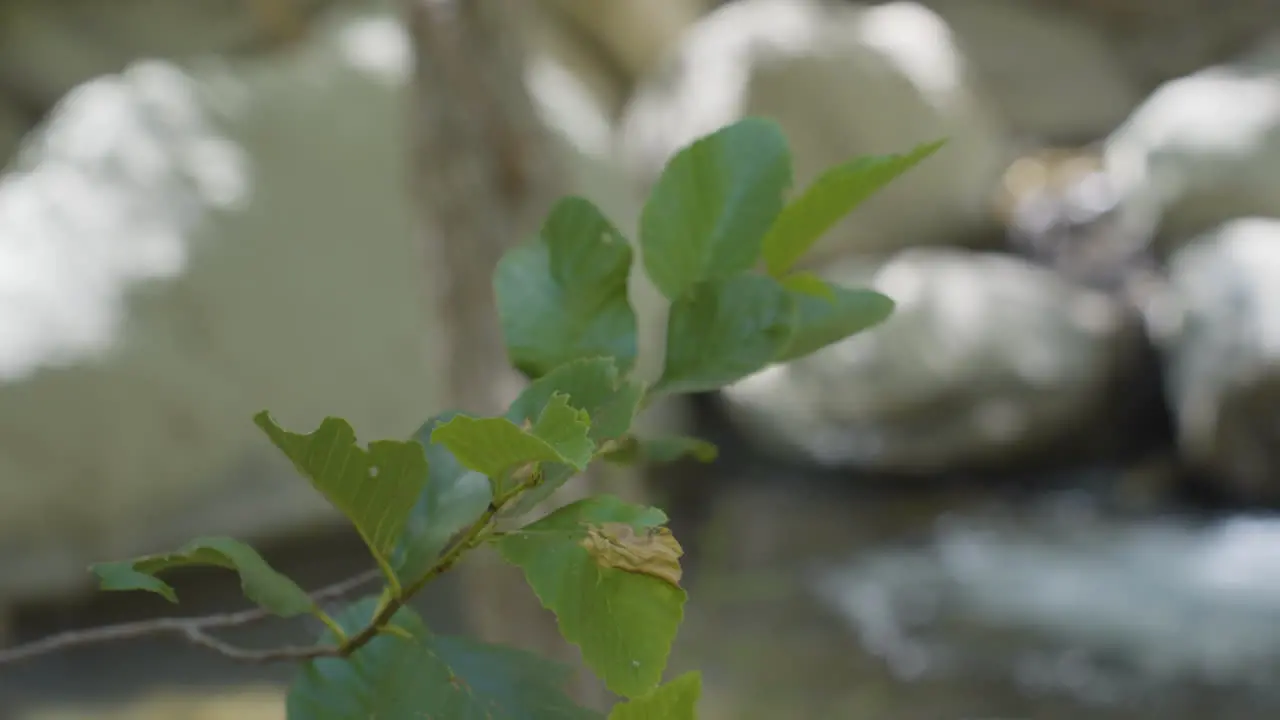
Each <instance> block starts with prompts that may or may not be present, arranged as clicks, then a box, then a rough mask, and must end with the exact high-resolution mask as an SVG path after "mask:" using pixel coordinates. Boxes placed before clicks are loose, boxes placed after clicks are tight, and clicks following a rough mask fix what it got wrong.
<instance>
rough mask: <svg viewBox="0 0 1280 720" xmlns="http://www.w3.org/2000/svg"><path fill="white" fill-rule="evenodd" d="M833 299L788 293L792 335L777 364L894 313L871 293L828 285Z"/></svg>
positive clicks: (890, 305) (885, 300) (886, 300)
mask: <svg viewBox="0 0 1280 720" xmlns="http://www.w3.org/2000/svg"><path fill="white" fill-rule="evenodd" d="M827 287H828V289H829V290H830V292H831V297H832V299H830V300H827V299H824V298H821V297H817V296H815V295H812V294H808V293H803V292H796V291H791V293H790V294H791V299H792V303H793V307H794V309H795V315H794V318H793V320H792V322H793V333H792V335H791V339H790V341H789V342H788V343H787V345H786V347H785V348H784V349H783V350H782V352H781V353H779V354H778V356H777V358H775V359H776V361H777V362H786V361H788V360H795V359H796V358H800V357H804V356H805V355H809V354H810V353H813V352H816V351H818V350H821V349H822V348H824V347H826V346H828V345H831V344H832V343H836V342H839V341H841V340H844V339H845V338H847V337H849V336H851V335H855V334H857V333H860V332H862V331H863V330H866V329H868V328H870V327H873V326H875V325H878V324H880V323H882V322H884V321H885V320H887V319H889V316H890V315H891V314H892V313H893V301H892V300H890V299H889V298H888V297H886V296H884V295H881V294H880V293H878V292H875V291H872V290H849V289H846V288H842V287H839V286H838V285H830V284H828V285H827Z"/></svg>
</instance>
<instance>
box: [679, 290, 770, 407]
mask: <svg viewBox="0 0 1280 720" xmlns="http://www.w3.org/2000/svg"><path fill="white" fill-rule="evenodd" d="M792 302H793V301H792V299H791V296H790V294H789V293H787V291H786V290H785V289H784V288H783V287H782V286H781V285H780V284H779V283H778V282H777V281H776V280H774V279H773V278H769V277H765V276H763V275H739V276H737V277H734V278H730V279H729V280H724V281H720V282H714V283H700V284H698V285H695V286H694V287H693V288H692V289H691V291H690V292H689V293H687V294H686V295H685V296H683V297H681V298H680V299H679V300H677V301H676V302H674V303H672V304H671V312H670V315H669V316H668V318H667V357H666V363H665V366H664V368H663V372H662V377H661V378H660V379H659V380H658V382H657V383H656V384H655V386H654V387H655V388H656V389H658V390H661V391H663V392H681V393H688V392H702V391H708V390H715V389H716V388H719V387H721V386H724V385H727V384H729V383H732V382H734V381H736V380H739V379H741V378H744V377H746V376H747V375H750V374H752V373H754V372H756V371H758V370H760V369H761V368H763V367H764V366H766V365H768V364H769V363H770V362H772V361H773V360H774V358H776V357H777V356H778V354H779V353H781V352H782V350H783V348H785V347H786V345H787V343H788V342H789V341H790V337H791V328H792V322H793V314H794V308H793V305H792Z"/></svg>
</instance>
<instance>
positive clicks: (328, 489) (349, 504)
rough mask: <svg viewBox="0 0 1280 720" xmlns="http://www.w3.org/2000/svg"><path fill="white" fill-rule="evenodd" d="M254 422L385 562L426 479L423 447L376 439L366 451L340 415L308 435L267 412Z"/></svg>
mask: <svg viewBox="0 0 1280 720" xmlns="http://www.w3.org/2000/svg"><path fill="white" fill-rule="evenodd" d="M254 422H255V423H257V425H258V427H260V428H262V430H263V432H265V433H266V434H267V437H268V438H270V439H271V442H272V443H273V444H274V445H275V446H276V447H277V448H280V450H281V451H283V452H284V454H285V455H286V456H287V457H288V458H289V459H290V460H292V461H293V464H294V467H296V468H297V469H298V472H300V473H302V474H303V475H304V476H306V477H307V479H309V480H310V481H311V484H312V485H313V486H314V487H315V488H316V489H317V490H319V491H320V493H321V494H322V495H324V496H325V498H326V499H328V501H329V502H330V503H331V504H332V505H333V506H334V507H336V508H337V509H338V510H340V511H342V514H343V515H346V516H347V518H348V519H349V520H351V522H352V524H353V525H355V528H356V530H357V531H358V532H359V533H360V536H361V537H362V538H363V539H364V541H365V544H367V545H368V546H369V549H370V550H371V551H373V553H374V555H375V556H376V557H377V558H379V560H380V562H383V563H385V562H386V560H387V558H388V557H389V556H390V554H391V551H392V549H393V548H395V545H396V543H397V542H398V541H399V539H400V535H401V533H402V532H403V531H404V526H405V523H406V522H408V519H409V513H410V512H412V510H413V505H414V503H415V502H416V501H417V499H418V495H419V494H420V493H421V492H422V488H423V486H425V485H426V482H427V457H426V455H425V454H424V453H423V449H422V446H421V445H419V444H418V443H417V442H414V441H412V440H408V441H398V440H376V441H374V442H371V443H369V449H368V450H365V449H363V448H361V447H360V446H359V445H357V444H356V434H355V431H354V430H352V429H351V426H350V425H349V424H347V421H346V420H342V419H340V418H333V417H330V418H325V419H324V421H323V422H321V423H320V427H319V428H318V429H317V430H316V431H315V432H313V433H310V434H308V435H300V434H298V433H292V432H289V431H287V430H284V429H282V428H281V427H280V426H279V425H277V424H276V423H275V421H273V420H272V419H271V416H270V414H268V413H267V412H266V411H263V412H260V413H258V414H257V415H256V416H254Z"/></svg>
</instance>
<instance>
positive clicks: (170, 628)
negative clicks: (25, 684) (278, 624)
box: [0, 569, 381, 665]
mask: <svg viewBox="0 0 1280 720" xmlns="http://www.w3.org/2000/svg"><path fill="white" fill-rule="evenodd" d="M379 577H381V573H380V572H379V571H378V570H376V569H375V570H369V571H366V572H362V573H360V574H359V575H355V576H353V577H350V578H347V579H346V580H343V581H341V582H338V583H334V584H333V585H329V586H328V587H325V588H322V589H320V590H317V591H316V592H314V593H312V594H311V597H312V598H314V599H315V600H316V602H317V603H319V602H321V601H324V600H330V599H333V598H337V597H341V596H343V595H346V594H347V593H350V592H351V591H353V590H356V589H357V588H359V587H360V586H362V585H365V584H368V583H369V582H371V581H373V580H376V579H377V578H379ZM267 617H270V613H268V612H267V611H266V610H264V609H262V608H253V609H251V610H241V611H239V612H233V613H219V614H216V615H202V616H199V617H187V618H154V619H151V620H139V621H137V622H128V623H119V624H116V625H105V626H103V627H96V628H87V629H84V630H71V631H68V632H64V633H58V634H57V635H50V636H48V637H44V638H41V639H39V640H36V641H34V642H30V643H26V644H24V645H18V646H16V647H12V648H6V649H0V665H5V664H8V663H16V662H21V661H23V660H29V659H31V658H35V657H39V656H41V655H47V654H49V653H53V652H57V651H59V650H65V649H69V648H73V647H82V646H85V645H97V644H100V643H106V642H113V641H117V640H133V639H135V638H141V637H147V636H151V635H164V634H178V635H182V636H183V637H185V638H187V639H188V640H190V641H191V642H193V643H195V644H197V645H202V646H204V647H207V648H210V649H212V650H214V651H216V652H218V653H219V654H221V655H225V656H226V657H228V658H231V659H232V660H237V661H239V662H245V663H269V662H278V661H283V660H307V659H310V658H316V657H326V656H337V655H339V654H341V652H340V650H339V648H338V647H337V646H326V645H313V646H308V647H283V648H272V649H269V650H249V649H245V648H239V647H236V646H234V645H230V644H228V643H225V642H223V641H221V640H218V639H217V638H214V637H213V636H211V635H209V631H211V630H219V629H223V628H231V627H237V626H241V625H248V624H250V623H254V622H258V621H260V620H264V619H266V618H267Z"/></svg>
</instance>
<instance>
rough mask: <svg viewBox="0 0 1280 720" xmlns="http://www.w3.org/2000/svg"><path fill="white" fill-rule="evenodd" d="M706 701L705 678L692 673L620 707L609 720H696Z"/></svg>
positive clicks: (617, 707) (616, 707)
mask: <svg viewBox="0 0 1280 720" xmlns="http://www.w3.org/2000/svg"><path fill="white" fill-rule="evenodd" d="M701 697H702V674H701V673H698V672H688V673H685V674H684V675H681V676H680V677H678V678H676V679H675V680H672V681H671V682H669V683H667V684H666V685H662V686H660V687H659V688H658V689H657V690H654V691H653V692H651V693H649V694H648V695H645V696H644V697H638V698H636V699H635V700H628V701H626V702H621V703H618V704H617V705H614V706H613V712H611V713H609V720H694V718H696V717H697V710H698V700H699V698H701Z"/></svg>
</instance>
